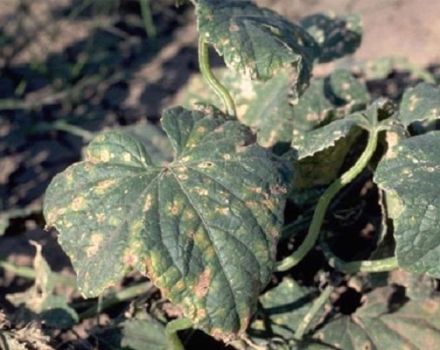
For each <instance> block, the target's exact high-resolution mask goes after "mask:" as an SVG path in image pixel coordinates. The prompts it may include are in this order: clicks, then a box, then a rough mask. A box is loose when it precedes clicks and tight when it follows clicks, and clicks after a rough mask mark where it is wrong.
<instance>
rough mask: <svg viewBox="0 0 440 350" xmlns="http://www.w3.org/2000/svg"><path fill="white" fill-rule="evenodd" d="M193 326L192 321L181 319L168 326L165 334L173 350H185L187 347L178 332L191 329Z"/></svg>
mask: <svg viewBox="0 0 440 350" xmlns="http://www.w3.org/2000/svg"><path fill="white" fill-rule="evenodd" d="M192 325H193V324H192V322H191V320H189V319H187V318H180V319H177V320H174V321H171V322H169V323H168V324H167V326H166V328H165V333H166V335H167V339H168V341H169V342H170V345H171V348H172V350H185V347H184V346H183V344H182V341H181V340H180V338H179V336H178V334H177V332H178V331H181V330H184V329H187V328H190V327H192Z"/></svg>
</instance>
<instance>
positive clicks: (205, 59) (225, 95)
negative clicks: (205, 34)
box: [198, 36, 237, 117]
mask: <svg viewBox="0 0 440 350" xmlns="http://www.w3.org/2000/svg"><path fill="white" fill-rule="evenodd" d="M198 50H199V67H200V72H201V73H202V76H203V78H204V79H205V81H206V83H207V84H208V85H209V87H210V88H211V89H212V90H213V91H214V92H215V94H216V95H217V96H218V97H219V98H220V100H221V101H222V102H223V105H224V107H225V109H226V113H227V114H228V115H230V116H232V117H236V116H237V113H236V110H235V103H234V100H233V99H232V97H231V95H230V94H229V91H228V90H227V89H226V88H225V87H224V86H223V85H222V83H220V81H219V80H218V79H217V78H216V77H215V75H214V74H213V73H212V70H211V65H210V63H209V50H208V44H207V43H206V41H205V39H203V38H202V36H199V49H198Z"/></svg>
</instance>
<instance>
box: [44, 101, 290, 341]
mask: <svg viewBox="0 0 440 350" xmlns="http://www.w3.org/2000/svg"><path fill="white" fill-rule="evenodd" d="M162 126H163V128H164V130H165V132H166V133H167V135H168V137H169V139H170V142H171V145H172V147H173V149H174V152H175V159H174V160H173V161H172V162H171V163H169V164H162V165H157V164H154V163H153V162H152V161H151V160H150V157H149V155H148V154H147V152H146V151H145V148H144V147H143V145H142V144H141V143H140V142H138V141H137V140H136V139H133V138H132V137H130V136H127V135H124V134H122V133H118V132H111V133H106V134H102V135H100V136H98V137H97V138H96V139H95V140H94V141H93V142H92V143H91V144H90V145H89V146H88V147H87V150H86V159H85V161H83V162H80V163H77V164H74V165H72V166H71V167H69V168H68V169H67V170H65V171H64V172H63V173H61V174H59V175H57V176H56V177H55V178H54V180H53V181H52V183H51V184H50V186H49V188H48V190H47V193H46V199H45V204H44V214H45V217H46V220H47V224H48V225H49V226H54V227H56V228H57V229H58V231H59V232H60V243H61V245H62V247H63V249H64V250H65V251H66V252H67V254H68V255H69V256H70V258H71V260H72V264H73V266H74V268H75V270H76V272H77V275H78V282H79V286H80V288H81V291H82V293H83V294H84V295H85V296H88V297H91V296H96V295H99V294H100V293H101V292H102V291H103V290H104V289H105V288H107V287H109V286H111V285H113V284H115V283H117V282H118V281H119V280H120V279H121V278H122V277H123V275H124V273H125V272H126V270H127V269H128V268H129V267H130V266H134V267H135V268H137V269H138V270H140V271H143V272H146V273H147V275H148V276H149V277H150V279H151V280H152V281H153V282H154V283H155V284H156V285H157V286H158V287H159V288H160V289H161V290H162V292H163V294H164V295H165V296H167V297H168V298H169V299H170V300H171V301H172V302H174V303H175V304H177V305H179V306H180V307H181V308H182V309H183V311H184V314H185V316H186V317H188V318H190V319H191V320H193V322H194V324H195V326H196V327H199V328H201V329H203V330H205V331H207V332H209V333H210V334H212V335H213V336H215V337H218V338H222V339H224V340H228V339H232V338H234V337H235V336H236V335H237V334H240V333H242V332H244V331H245V329H246V327H247V324H248V322H249V320H250V318H251V315H252V312H253V310H254V308H255V305H256V302H257V299H258V295H259V293H260V291H261V290H262V289H263V288H264V287H265V285H266V284H267V283H268V281H269V279H270V276H271V273H272V269H273V265H274V259H275V248H276V244H277V240H278V235H279V231H280V228H281V225H282V222H283V208H284V203H285V196H286V192H287V185H288V182H289V180H290V176H291V175H290V171H291V170H290V168H289V167H288V166H287V165H286V164H285V163H282V162H281V161H280V160H278V159H277V158H275V157H274V156H273V155H272V154H271V153H270V152H268V151H266V150H264V149H263V148H261V147H259V146H257V145H256V144H254V143H252V135H251V133H250V132H249V129H247V128H246V127H244V126H242V125H240V124H239V123H238V122H236V121H232V120H227V119H225V118H224V116H223V115H221V114H220V113H219V112H213V111H205V112H197V111H190V110H186V109H183V108H181V107H177V108H173V109H170V110H168V111H166V112H165V113H164V116H163V118H162Z"/></svg>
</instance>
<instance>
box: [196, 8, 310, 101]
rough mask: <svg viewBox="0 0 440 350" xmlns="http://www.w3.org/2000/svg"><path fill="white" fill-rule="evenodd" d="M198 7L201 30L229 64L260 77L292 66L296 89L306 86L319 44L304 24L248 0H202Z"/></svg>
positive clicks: (252, 76) (269, 76) (256, 77)
mask: <svg viewBox="0 0 440 350" xmlns="http://www.w3.org/2000/svg"><path fill="white" fill-rule="evenodd" d="M196 7H197V17H198V30H199V32H200V34H201V35H202V36H203V38H204V39H205V40H206V41H207V42H208V43H209V44H211V45H213V46H214V47H215V49H216V50H217V52H218V53H219V54H220V55H221V56H223V58H224V60H225V63H226V65H227V66H228V67H230V68H232V69H234V70H236V71H238V72H240V73H242V74H245V75H246V76H248V77H251V78H252V79H258V80H267V79H270V78H272V77H273V76H274V75H275V74H277V73H278V72H280V70H283V69H285V68H286V67H292V68H294V70H295V78H296V83H295V86H294V91H293V93H294V94H296V92H299V94H300V93H301V92H302V91H303V90H304V89H305V87H307V85H308V81H309V79H310V75H311V71H312V68H313V61H314V59H315V58H316V57H317V55H318V54H319V48H318V46H317V44H316V42H315V40H314V39H313V38H312V37H311V36H310V35H309V34H308V33H307V31H305V30H304V29H303V28H301V27H300V26H297V25H295V24H293V23H290V22H289V21H288V20H287V19H285V18H283V17H282V16H280V15H278V14H276V13H275V12H273V11H271V10H268V9H265V8H260V7H258V6H256V5H255V4H254V3H253V2H251V1H246V0H238V1H237V0H199V1H197V5H196ZM299 94H298V95H299Z"/></svg>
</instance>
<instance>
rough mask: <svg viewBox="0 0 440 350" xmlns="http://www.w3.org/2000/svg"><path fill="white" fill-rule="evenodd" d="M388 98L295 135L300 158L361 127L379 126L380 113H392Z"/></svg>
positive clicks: (293, 142)
mask: <svg viewBox="0 0 440 350" xmlns="http://www.w3.org/2000/svg"><path fill="white" fill-rule="evenodd" d="M389 105H390V102H389V101H387V100H378V101H377V102H376V103H373V104H372V105H371V106H369V107H368V108H367V109H366V110H364V111H360V112H356V113H353V114H351V115H349V116H347V117H345V118H343V119H340V120H336V121H333V122H331V123H329V124H327V125H325V126H322V127H320V128H317V129H315V130H312V131H310V132H307V133H304V134H299V135H294V138H293V140H292V146H293V147H294V148H295V149H296V150H297V152H298V159H299V160H301V159H303V158H306V157H309V156H312V155H314V154H315V153H318V152H320V151H323V150H325V149H327V148H329V147H333V146H334V145H335V144H336V142H337V141H338V140H340V139H342V138H345V137H347V136H348V135H349V134H350V132H352V130H355V129H358V130H359V128H361V129H366V130H370V129H371V128H375V127H377V122H378V119H379V114H380V113H385V114H386V115H387V116H388V114H389V113H392V109H391V108H390V107H389Z"/></svg>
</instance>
